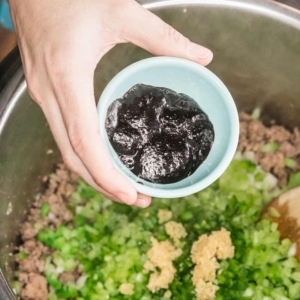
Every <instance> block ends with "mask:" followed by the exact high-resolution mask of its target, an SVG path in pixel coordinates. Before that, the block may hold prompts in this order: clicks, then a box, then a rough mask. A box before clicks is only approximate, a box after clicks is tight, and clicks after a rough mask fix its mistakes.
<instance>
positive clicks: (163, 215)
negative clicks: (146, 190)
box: [157, 209, 172, 224]
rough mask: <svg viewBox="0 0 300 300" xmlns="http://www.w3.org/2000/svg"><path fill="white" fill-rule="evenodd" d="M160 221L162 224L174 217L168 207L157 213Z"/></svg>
mask: <svg viewBox="0 0 300 300" xmlns="http://www.w3.org/2000/svg"><path fill="white" fill-rule="evenodd" d="M157 217H158V223H159V224H162V223H165V222H167V221H169V220H171V219H172V212H171V211H170V210H166V209H160V210H159V211H158V214H157Z"/></svg>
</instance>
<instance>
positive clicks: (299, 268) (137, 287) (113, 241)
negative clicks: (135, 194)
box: [19, 112, 300, 300]
mask: <svg viewBox="0 0 300 300" xmlns="http://www.w3.org/2000/svg"><path fill="white" fill-rule="evenodd" d="M255 114H258V113H257V112H256V113H255ZM254 117H256V115H254ZM265 147H266V148H264V149H263V150H264V151H276V149H278V145H277V144H276V143H270V144H268V145H266V146H265ZM276 184H277V180H276V178H274V176H272V175H270V174H266V173H264V172H263V171H262V170H261V168H259V167H257V166H256V165H255V164H254V163H253V162H252V161H250V160H245V159H242V158H239V160H233V161H232V163H231V165H230V167H229V168H228V169H227V171H226V172H225V174H223V176H222V177H221V178H220V179H219V180H217V181H216V182H215V183H214V184H212V185H211V186H210V187H208V188H207V189H205V190H203V191H201V192H199V193H197V194H195V195H191V196H189V197H185V198H181V199H172V200H164V199H154V201H153V204H152V205H151V206H150V207H149V208H146V209H144V210H141V209H138V208H134V207H129V206H125V205H122V204H118V203H113V202H110V201H109V200H107V199H105V198H104V197H103V196H102V195H100V194H98V193H97V192H96V191H94V190H93V189H92V188H90V187H89V186H87V185H86V184H85V183H83V182H82V181H79V183H78V186H77V190H76V191H75V193H74V194H73V196H72V201H71V202H72V207H71V208H70V209H71V210H72V211H73V212H75V216H74V219H73V220H72V224H71V226H70V227H66V226H63V225H61V226H59V227H58V228H57V230H56V231H54V232H53V231H51V230H49V229H46V230H40V231H39V232H38V235H37V238H38V240H39V241H41V242H42V243H44V244H45V245H47V246H48V247H50V248H51V249H53V250H54V251H53V252H52V253H51V254H49V255H48V256H46V257H45V271H44V272H45V275H46V278H47V281H48V283H49V285H50V286H51V288H50V294H49V297H48V299H50V300H56V299H67V298H68V299H71V298H72V299H77V300H82V299H88V300H94V299H95V300H96V299H97V300H98V299H111V300H112V299H123V298H124V299H132V300H134V299H137V300H150V299H151V300H161V299H165V298H164V294H165V292H166V290H165V289H161V290H160V291H158V292H157V293H155V294H152V293H151V292H150V291H149V290H148V289H147V283H148V280H149V274H148V273H145V272H144V271H143V269H144V268H143V265H144V263H145V262H146V260H147V256H146V254H147V251H148V250H149V248H150V247H151V243H150V237H151V236H154V237H155V238H156V239H157V240H158V241H162V240H166V239H168V236H167V234H166V232H165V228H164V224H159V222H158V216H157V215H158V211H159V210H160V209H163V210H169V211H171V212H172V220H173V221H177V222H180V223H181V224H182V225H183V226H184V227H185V230H186V232H187V233H188V235H187V237H186V238H185V240H184V241H182V244H181V246H182V251H183V253H182V255H181V256H180V257H179V258H177V259H176V260H175V261H174V266H175V268H176V270H177V274H176V276H175V278H174V280H173V281H172V283H171V284H170V286H169V290H170V291H171V293H172V297H171V299H176V300H177V299H189V300H195V299H196V298H195V292H194V287H193V284H192V281H191V271H192V269H193V267H194V266H193V263H192V262H191V259H190V250H191V245H192V244H193V242H194V241H195V240H197V239H198V237H199V235H202V234H204V233H210V232H211V231H213V230H219V229H220V228H221V227H224V228H226V229H227V230H229V231H230V232H231V239H232V242H233V244H234V246H235V256H234V257H233V258H232V259H228V260H223V261H220V269H219V270H218V273H217V282H218V285H219V290H218V291H217V295H216V299H217V300H221V299H222V300H227V299H231V300H235V299H236V300H240V299H253V300H277V299H281V300H285V299H292V300H296V299H299V295H300V265H299V263H298V262H297V260H296V259H295V258H294V257H291V256H290V249H291V247H292V243H291V241H290V240H288V239H285V240H280V237H279V232H278V229H277V224H276V223H272V222H271V221H270V220H267V219H263V220H261V219H260V215H261V210H262V208H263V206H264V205H265V204H266V203H267V202H268V201H269V200H270V199H271V198H272V197H273V196H274V189H275V187H276ZM298 184H300V173H296V174H294V175H293V176H292V177H291V180H290V182H289V185H288V187H294V186H296V185H298ZM285 189H286V187H285ZM277 192H278V191H277ZM48 212H49V211H48V208H47V207H42V208H41V213H42V215H47V214H48ZM269 213H270V214H271V215H272V216H275V217H278V216H279V215H278V212H277V211H275V210H273V211H272V210H271V211H269ZM19 255H20V258H22V257H23V254H19ZM24 257H25V256H24ZM76 268H78V269H80V270H81V271H82V272H81V275H80V277H79V278H78V279H77V281H76V282H67V283H63V282H60V281H59V278H60V274H61V273H62V272H72V271H73V270H75V269H76ZM122 283H129V284H133V286H134V294H133V295H132V296H129V295H128V296H124V295H121V294H120V291H119V287H120V285H121V284H122Z"/></svg>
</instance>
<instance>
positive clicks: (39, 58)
mask: <svg viewBox="0 0 300 300" xmlns="http://www.w3.org/2000/svg"><path fill="white" fill-rule="evenodd" d="M9 2H10V7H11V13H12V19H13V22H14V26H15V29H16V32H17V36H18V43H19V47H20V51H21V57H22V61H23V67H24V72H25V76H26V80H27V85H28V91H29V93H30V95H31V97H32V98H33V99H34V100H35V101H36V102H37V103H38V105H40V107H41V108H42V110H43V112H44V114H45V116H46V118H47V121H48V123H49V125H50V128H51V131H52V133H53V135H54V138H55V140H56V142H57V144H58V147H59V149H60V151H61V153H62V157H63V159H64V162H65V163H66V165H67V166H68V167H69V168H70V169H71V170H73V171H75V172H76V173H78V174H79V175H80V176H81V177H82V178H83V179H84V180H85V181H86V182H87V183H89V184H90V185H91V186H93V187H94V188H95V189H97V190H98V191H100V192H101V193H103V194H104V195H106V196H107V197H108V198H110V199H112V200H115V201H118V202H122V203H125V204H128V205H135V206H139V207H147V206H148V205H149V204H150V203H151V198H150V197H148V196H145V195H141V194H139V193H137V191H136V190H135V188H134V187H133V186H132V185H131V184H130V182H129V181H128V180H127V179H126V178H125V177H124V176H123V175H122V174H121V173H119V172H118V171H117V170H116V169H115V168H114V166H113V163H112V160H111V159H110V157H109V154H108V152H107V151H106V148H105V145H104V143H103V141H102V138H101V136H100V133H99V126H98V116H97V110H96V104H95V99H94V89H93V76H94V70H95V67H96V65H97V64H98V62H99V60H100V59H101V58H102V56H103V55H104V54H105V53H107V52H108V51H109V50H110V49H112V48H113V47H114V46H115V45H116V44H118V43H127V42H131V43H133V44H135V45H137V46H140V47H142V48H144V49H146V50H147V51H149V52H151V53H153V54H154V55H168V56H174V57H181V58H186V59H189V60H192V61H195V62H197V63H199V64H202V65H207V64H208V63H210V61H211V60H212V56H213V55H212V52H211V51H210V50H208V49H206V48H204V47H201V46H199V45H196V44H194V43H192V42H190V41H189V40H188V39H187V38H185V37H184V36H182V35H181V34H180V33H179V32H177V31H176V30H174V29H173V28H172V27H170V26H169V25H167V24H166V23H164V22H163V21H162V20H161V19H159V18H158V17H157V16H155V15H154V14H152V13H151V12H149V11H147V10H146V9H144V8H143V7H142V6H140V5H139V4H138V3H137V2H135V1H134V0H109V1H106V0H90V1H79V0H73V1H68V0H44V1H36V0H26V1H19V0H10V1H9Z"/></svg>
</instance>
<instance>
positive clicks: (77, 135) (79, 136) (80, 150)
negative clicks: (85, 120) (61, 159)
mask: <svg viewBox="0 0 300 300" xmlns="http://www.w3.org/2000/svg"><path fill="white" fill-rule="evenodd" d="M68 132H69V139H70V143H71V146H72V148H73V150H74V152H75V153H76V154H77V155H78V156H79V157H82V156H83V155H84V151H85V141H86V138H85V136H86V135H85V134H84V133H83V132H82V130H80V129H79V128H78V126H71V127H69V128H68Z"/></svg>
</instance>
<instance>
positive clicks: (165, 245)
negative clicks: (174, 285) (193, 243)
mask: <svg viewBox="0 0 300 300" xmlns="http://www.w3.org/2000/svg"><path fill="white" fill-rule="evenodd" d="M151 243H152V247H151V249H150V250H149V251H148V253H147V256H148V261H147V262H146V263H145V265H144V269H145V270H146V271H148V272H149V271H152V272H153V273H152V274H151V275H150V279H149V283H148V285H147V287H148V289H149V290H150V291H151V292H152V293H155V292H157V291H158V290H160V289H167V288H168V286H169V284H170V283H171V282H172V281H173V279H174V275H175V273H176V269H175V268H174V266H173V261H174V260H175V259H176V258H177V257H179V256H180V255H181V254H182V250H181V249H178V248H175V247H174V246H173V245H172V244H171V243H170V242H169V241H162V242H159V241H157V240H156V239H155V238H154V237H151ZM157 269H159V270H157Z"/></svg>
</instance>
